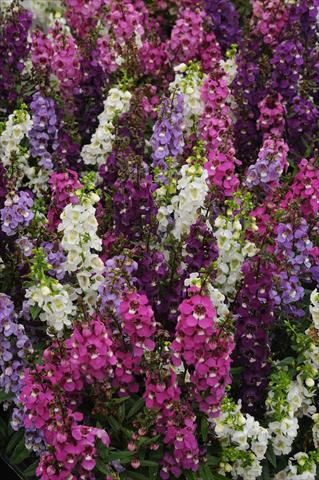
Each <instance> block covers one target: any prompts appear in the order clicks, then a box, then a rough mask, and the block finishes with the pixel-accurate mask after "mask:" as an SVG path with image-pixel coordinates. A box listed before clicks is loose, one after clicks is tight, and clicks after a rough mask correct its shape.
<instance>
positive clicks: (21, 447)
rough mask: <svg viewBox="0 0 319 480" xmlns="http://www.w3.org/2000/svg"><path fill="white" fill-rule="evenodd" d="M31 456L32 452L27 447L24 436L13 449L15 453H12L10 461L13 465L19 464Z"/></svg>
mask: <svg viewBox="0 0 319 480" xmlns="http://www.w3.org/2000/svg"><path fill="white" fill-rule="evenodd" d="M29 456H30V452H28V450H27V449H26V448H25V444H24V438H22V440H20V442H19V443H18V445H17V446H16V447H15V449H14V450H13V453H12V454H11V455H10V459H9V460H10V463H11V465H19V464H20V463H22V462H23V460H25V459H26V458H28V457H29Z"/></svg>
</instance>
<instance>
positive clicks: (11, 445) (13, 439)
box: [6, 430, 24, 455]
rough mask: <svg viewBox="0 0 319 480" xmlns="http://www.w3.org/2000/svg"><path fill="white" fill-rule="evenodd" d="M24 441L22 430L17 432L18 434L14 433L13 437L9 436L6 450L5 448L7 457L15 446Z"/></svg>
mask: <svg viewBox="0 0 319 480" xmlns="http://www.w3.org/2000/svg"><path fill="white" fill-rule="evenodd" d="M22 438H23V439H24V432H23V430H19V431H18V432H14V433H13V435H11V437H10V440H9V442H8V445H7V448H6V454H7V455H9V454H10V453H11V452H12V451H13V449H14V448H15V446H16V445H17V444H18V443H19V442H20V441H21V439H22Z"/></svg>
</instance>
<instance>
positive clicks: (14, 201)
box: [0, 191, 34, 236]
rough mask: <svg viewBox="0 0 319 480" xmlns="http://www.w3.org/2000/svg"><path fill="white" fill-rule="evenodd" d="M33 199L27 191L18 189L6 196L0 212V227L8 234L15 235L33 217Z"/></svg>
mask: <svg viewBox="0 0 319 480" xmlns="http://www.w3.org/2000/svg"><path fill="white" fill-rule="evenodd" d="M32 206H33V200H32V198H31V196H30V194H29V193H28V192H24V191H20V192H17V193H15V194H14V195H13V196H8V197H7V199H6V201H5V203H4V208H2V210H1V211H0V213H1V221H2V225H1V229H2V231H3V232H4V233H6V234H7V235H9V236H12V235H15V234H16V233H17V231H18V230H20V229H22V228H25V227H27V226H28V225H29V224H30V222H31V220H32V219H33V216H34V215H33V212H32V210H31V208H32Z"/></svg>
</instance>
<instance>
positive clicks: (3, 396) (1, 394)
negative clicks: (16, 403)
mask: <svg viewBox="0 0 319 480" xmlns="http://www.w3.org/2000/svg"><path fill="white" fill-rule="evenodd" d="M12 396H13V395H12V393H11V392H9V393H7V392H5V391H4V390H0V403H2V402H4V401H5V400H9V399H10V398H12Z"/></svg>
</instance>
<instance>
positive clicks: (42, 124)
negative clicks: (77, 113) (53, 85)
mask: <svg viewBox="0 0 319 480" xmlns="http://www.w3.org/2000/svg"><path fill="white" fill-rule="evenodd" d="M30 107H31V112H32V128H31V130H30V132H29V141H30V154H31V155H32V156H33V157H38V158H39V159H40V161H39V165H41V167H44V168H46V169H51V168H52V167H53V164H52V153H51V152H50V151H49V150H50V148H51V149H52V150H55V148H56V147H57V143H56V140H57V116H56V113H55V105H54V101H53V100H52V99H50V98H43V97H42V96H41V94H40V93H38V92H37V93H35V94H34V95H33V99H32V102H31V105H30Z"/></svg>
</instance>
